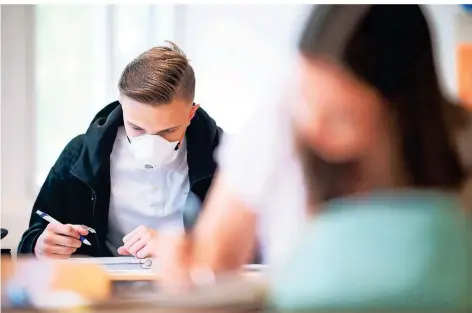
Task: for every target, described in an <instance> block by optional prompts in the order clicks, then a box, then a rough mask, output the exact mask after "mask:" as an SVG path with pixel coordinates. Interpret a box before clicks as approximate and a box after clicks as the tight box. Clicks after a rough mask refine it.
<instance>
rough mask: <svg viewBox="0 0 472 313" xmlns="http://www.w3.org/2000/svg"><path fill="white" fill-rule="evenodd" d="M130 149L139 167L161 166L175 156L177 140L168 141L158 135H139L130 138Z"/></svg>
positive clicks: (172, 159)
mask: <svg viewBox="0 0 472 313" xmlns="http://www.w3.org/2000/svg"><path fill="white" fill-rule="evenodd" d="M130 142H131V151H132V153H133V155H134V157H135V158H136V160H137V161H138V164H139V167H141V168H145V169H148V170H151V169H156V168H161V167H163V166H165V165H167V164H169V163H171V162H172V161H174V160H175V159H176V157H177V154H178V152H179V150H178V149H177V145H178V144H179V142H178V141H174V142H170V141H167V140H165V139H164V138H163V137H161V136H158V135H149V134H145V135H141V136H138V137H133V138H130Z"/></svg>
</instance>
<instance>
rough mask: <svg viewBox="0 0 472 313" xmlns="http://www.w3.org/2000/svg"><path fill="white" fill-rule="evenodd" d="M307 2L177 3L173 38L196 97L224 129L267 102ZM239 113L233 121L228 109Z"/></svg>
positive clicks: (292, 50)
mask: <svg viewBox="0 0 472 313" xmlns="http://www.w3.org/2000/svg"><path fill="white" fill-rule="evenodd" d="M309 11H310V9H309V6H307V5H252V6H246V5H187V6H183V5H181V6H178V11H177V12H178V17H177V20H178V21H184V23H183V24H181V25H179V28H178V31H177V33H176V40H178V42H179V44H181V45H182V48H183V49H184V50H185V51H186V52H187V54H188V55H189V56H190V58H191V59H192V60H193V62H192V64H193V65H194V67H195V72H196V76H197V95H196V101H199V102H200V103H201V104H202V106H203V107H204V108H208V110H209V111H210V114H211V115H212V116H213V117H214V118H215V119H216V120H217V121H222V122H224V124H223V125H224V127H225V130H226V131H228V132H231V131H233V130H235V129H237V128H239V127H240V126H241V125H242V123H243V122H244V119H245V117H246V116H247V115H249V114H251V112H252V111H253V110H254V108H255V107H256V106H257V105H259V104H260V103H261V102H262V101H267V96H268V93H271V92H273V89H271V88H272V86H274V85H276V84H277V82H278V81H280V78H281V75H284V74H285V70H286V69H287V68H288V66H289V64H290V62H291V61H292V60H293V57H294V55H295V52H296V41H297V39H298V32H299V29H300V27H301V26H302V25H303V22H304V20H305V17H306V15H307V13H309ZM236 110H237V111H239V112H244V114H241V113H238V115H237V116H238V118H236V119H234V118H233V119H231V117H230V116H229V115H228V112H231V111H233V112H234V111H236Z"/></svg>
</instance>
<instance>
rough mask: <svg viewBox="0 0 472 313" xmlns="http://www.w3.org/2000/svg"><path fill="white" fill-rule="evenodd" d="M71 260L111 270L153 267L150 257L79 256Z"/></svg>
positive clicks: (147, 268)
mask: <svg viewBox="0 0 472 313" xmlns="http://www.w3.org/2000/svg"><path fill="white" fill-rule="evenodd" d="M69 261H73V262H81V263H94V264H99V265H102V266H104V267H105V268H106V269H107V270H109V271H110V270H112V271H130V270H138V271H140V270H151V269H152V260H151V259H149V258H146V259H137V258H135V257H101V258H92V257H78V258H70V259H69Z"/></svg>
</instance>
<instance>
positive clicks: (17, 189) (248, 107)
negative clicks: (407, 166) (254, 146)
mask: <svg viewBox="0 0 472 313" xmlns="http://www.w3.org/2000/svg"><path fill="white" fill-rule="evenodd" d="M308 11H309V10H308V9H307V6H304V5H254V6H248V5H211V6H210V5H179V6H178V7H177V9H176V10H175V11H174V13H173V14H175V19H174V20H172V19H170V21H171V22H172V23H174V24H175V25H176V28H175V29H174V40H176V42H177V43H178V44H179V45H180V46H181V47H182V48H183V49H184V51H186V52H187V54H188V56H189V57H190V58H191V59H192V60H193V65H194V67H195V70H196V74H197V99H196V100H197V101H198V102H200V103H202V105H203V106H204V107H208V108H209V111H210V113H211V114H212V115H214V117H215V118H216V119H218V118H219V117H222V118H225V117H227V116H228V112H232V111H233V110H240V111H243V112H244V114H242V115H239V116H240V118H238V119H235V120H234V121H232V120H231V121H229V122H228V125H227V127H226V128H228V130H231V129H236V128H238V127H240V126H241V124H242V122H243V120H244V115H248V114H250V113H251V112H252V110H253V108H254V107H255V106H257V105H259V103H260V102H261V101H264V99H265V96H266V95H267V92H269V91H271V90H270V87H271V86H272V85H273V84H276V83H277V81H278V80H279V78H280V75H284V74H283V73H284V71H285V68H286V67H287V66H288V65H289V64H290V62H291V58H292V57H293V55H294V53H295V51H296V50H295V43H296V39H297V32H298V29H299V27H300V23H302V22H303V20H304V18H305V16H306V14H307V13H308ZM457 11H458V8H457V7H456V6H452V5H451V6H436V7H431V12H432V17H433V19H434V25H435V26H436V28H437V30H438V39H439V41H440V46H439V56H440V59H439V61H440V65H441V68H442V69H443V71H442V72H443V73H444V78H445V79H444V81H445V85H446V86H447V89H448V90H449V92H451V93H453V92H455V88H456V74H455V52H454V50H453V49H454V27H453V25H454V15H455V14H456V13H457ZM1 24H2V25H1V35H2V37H1V49H2V51H1V52H2V56H1V61H2V73H1V74H2V77H1V86H2V94H1V100H2V103H1V106H2V107H1V111H2V114H1V148H2V149H1V150H2V153H1V182H2V184H1V205H2V207H1V209H2V213H1V217H2V221H1V224H2V227H4V228H7V229H9V231H10V234H9V235H8V236H7V238H6V239H4V240H2V244H3V246H7V247H11V248H15V247H16V245H17V243H18V241H19V239H20V236H21V233H22V232H23V231H24V229H25V228H26V226H27V223H28V216H29V213H30V210H31V206H32V203H33V201H34V192H33V191H32V190H30V189H29V188H28V186H33V182H32V181H30V179H32V178H34V175H31V174H30V172H31V171H32V164H34V151H35V150H34V149H33V146H32V145H33V144H34V142H32V140H31V138H32V137H33V136H32V134H33V131H34V125H33V124H32V123H33V121H34V119H33V118H32V116H33V115H32V114H34V90H33V84H32V71H33V64H32V61H33V53H34V51H33V40H32V37H31V36H32V33H33V29H32V27H33V25H34V23H33V14H32V10H31V7H28V6H2V10H1ZM240 67H244V68H245V69H246V70H244V71H241V68H240ZM241 72H244V73H245V74H244V75H243V74H241ZM247 73H250V74H247ZM248 95H250V96H248ZM58 131H60V130H59V129H58Z"/></svg>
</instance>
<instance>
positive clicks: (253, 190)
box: [218, 99, 307, 266]
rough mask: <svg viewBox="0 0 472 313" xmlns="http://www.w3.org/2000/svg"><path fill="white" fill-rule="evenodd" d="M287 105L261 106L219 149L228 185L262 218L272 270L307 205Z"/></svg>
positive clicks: (261, 238) (261, 243)
mask: <svg viewBox="0 0 472 313" xmlns="http://www.w3.org/2000/svg"><path fill="white" fill-rule="evenodd" d="M292 100H293V99H292ZM289 103H290V102H287V101H276V102H273V103H271V104H269V105H266V106H263V107H262V108H260V109H259V110H257V112H256V114H254V115H253V116H251V118H250V119H249V120H248V121H247V124H246V125H245V126H244V127H242V128H241V130H240V131H239V132H238V133H236V134H234V135H226V137H225V139H224V141H223V143H222V145H221V146H220V149H219V150H218V161H219V165H220V173H221V177H222V179H223V180H224V182H225V184H226V185H228V186H229V188H230V189H231V190H232V192H234V193H235V194H236V195H237V196H238V197H239V198H240V199H241V200H242V201H243V202H245V204H246V205H247V206H249V207H250V208H251V209H252V210H253V211H254V212H256V214H257V215H258V235H259V247H260V249H261V253H262V258H263V261H264V263H266V264H270V265H271V266H274V265H277V264H279V262H282V261H283V258H284V257H285V256H287V254H288V253H289V249H290V247H291V246H292V243H293V242H294V240H296V237H297V235H298V234H299V233H300V228H301V227H302V226H303V223H304V222H305V218H304V217H305V212H306V207H307V200H306V196H305V193H306V190H305V186H304V181H303V176H302V170H301V164H300V161H299V158H298V157H297V155H296V152H295V146H294V144H295V142H294V139H293V137H292V128H291V118H290V117H291V111H290V107H289V105H290V104H289Z"/></svg>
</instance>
